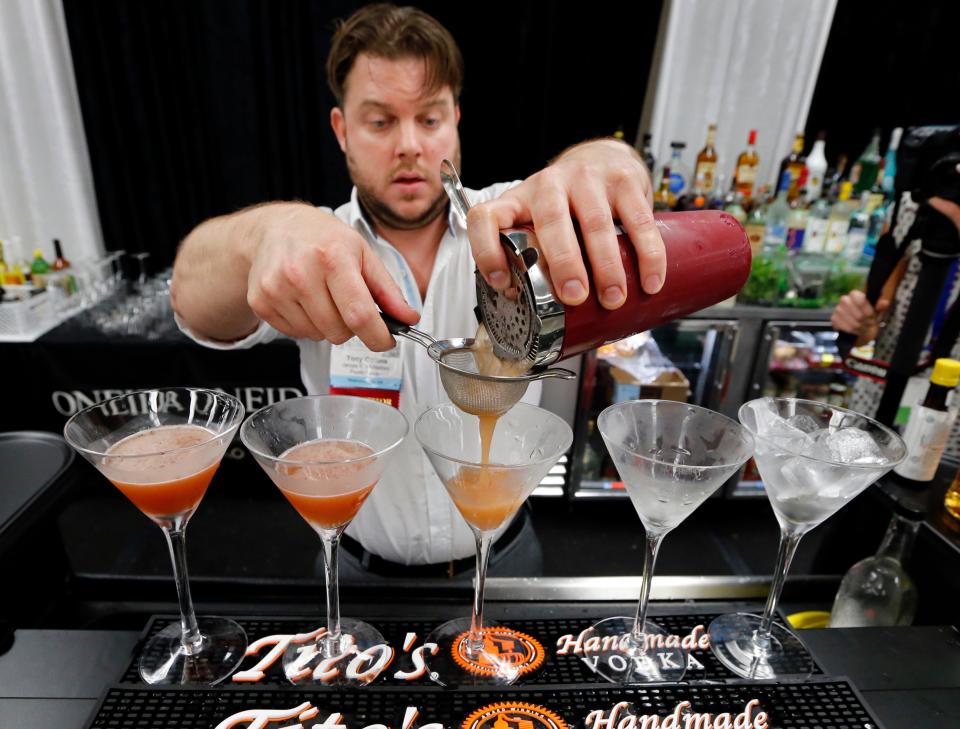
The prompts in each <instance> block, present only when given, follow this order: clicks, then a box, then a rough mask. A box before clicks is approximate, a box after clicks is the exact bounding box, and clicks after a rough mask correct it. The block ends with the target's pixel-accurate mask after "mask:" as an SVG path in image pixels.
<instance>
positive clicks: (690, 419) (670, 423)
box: [583, 400, 753, 683]
mask: <svg viewBox="0 0 960 729" xmlns="http://www.w3.org/2000/svg"><path fill="white" fill-rule="evenodd" d="M597 427H598V428H599V430H600V434H601V435H602V436H603V440H604V443H606V446H607V450H608V451H609V452H610V456H611V457H612V458H613V462H614V464H615V465H616V467H617V471H618V473H619V474H620V478H621V480H622V481H623V483H624V486H625V487H626V490H627V493H628V494H629V496H630V500H631V501H632V502H633V506H634V508H635V509H636V511H637V514H638V515H639V516H640V521H641V522H642V523H643V527H644V530H645V531H646V552H645V556H644V561H643V583H642V586H641V588H640V601H639V603H638V605H637V612H636V615H635V616H634V617H632V618H631V617H613V618H607V619H605V620H601V621H600V622H599V623H596V624H595V625H594V626H593V627H592V628H590V630H589V631H588V632H587V633H586V634H585V636H584V638H585V644H586V642H587V641H588V640H589V639H590V638H597V639H599V640H596V641H593V642H592V643H593V644H594V645H598V646H601V649H600V650H599V651H598V652H594V653H592V654H591V653H587V654H584V655H583V660H584V661H585V662H586V664H587V665H588V666H589V667H590V668H592V669H593V670H594V671H596V672H597V673H599V674H600V675H602V676H603V677H604V678H606V679H607V680H609V681H613V682H615V683H649V682H657V681H678V680H680V679H681V678H682V677H683V674H684V672H685V671H686V667H687V652H686V650H684V649H683V648H682V647H680V646H678V645H674V644H673V643H674V642H675V641H668V640H666V637H667V632H666V631H665V630H664V629H663V628H661V627H660V626H659V625H657V624H656V623H654V622H653V621H651V620H649V619H648V618H647V609H648V606H649V599H650V583H651V580H652V578H653V571H654V566H655V564H656V560H657V552H658V551H659V549H660V544H661V542H662V541H663V538H664V537H665V536H666V535H667V534H668V533H669V532H670V531H671V530H673V529H674V528H676V527H677V526H678V525H679V524H680V523H681V522H682V521H683V520H684V519H686V518H687V517H688V516H690V514H692V513H693V512H694V510H696V508H697V507H698V506H700V504H702V503H703V502H704V501H705V500H706V499H707V497H709V496H710V495H711V494H712V493H713V492H714V491H716V490H717V488H719V487H720V485H721V484H723V483H724V481H726V480H727V479H728V478H730V476H732V475H733V474H734V472H736V471H737V469H739V468H740V467H741V466H742V465H743V464H744V463H745V462H746V461H747V459H748V458H749V457H750V456H751V454H752V453H753V437H752V436H751V435H750V433H749V432H748V431H747V430H746V428H744V427H743V426H742V425H740V424H739V423H737V422H736V421H734V420H731V419H730V418H728V417H726V416H724V415H721V414H719V413H715V412H713V411H712V410H707V409H705V408H701V407H697V406H695V405H687V404H685V403H681V402H675V401H672V400H635V401H628V402H622V403H617V404H615V405H611V406H610V407H608V408H606V409H605V410H604V411H603V412H602V413H600V416H599V417H598V418H597ZM680 637H682V636H680Z"/></svg>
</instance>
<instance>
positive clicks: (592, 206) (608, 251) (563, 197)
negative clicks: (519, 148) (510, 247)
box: [468, 139, 667, 309]
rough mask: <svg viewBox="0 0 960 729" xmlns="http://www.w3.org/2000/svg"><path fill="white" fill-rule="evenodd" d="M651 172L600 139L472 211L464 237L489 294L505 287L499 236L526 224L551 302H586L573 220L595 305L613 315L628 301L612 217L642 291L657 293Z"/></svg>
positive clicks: (661, 263)
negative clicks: (553, 296)
mask: <svg viewBox="0 0 960 729" xmlns="http://www.w3.org/2000/svg"><path fill="white" fill-rule="evenodd" d="M651 201H652V188H651V183H650V173H649V172H648V171H647V169H646V167H645V166H644V164H643V162H642V161H641V159H640V158H639V156H638V155H637V154H636V151H635V150H634V149H633V148H631V147H630V146H628V145H626V144H624V143H623V142H618V141H615V140H609V139H608V140H598V141H594V142H587V143H585V144H581V145H579V146H577V147H573V148H572V149H570V150H568V151H567V152H565V153H564V154H562V155H561V156H560V157H559V158H558V159H557V160H556V161H555V162H554V163H553V164H551V165H550V166H548V167H546V168H545V169H543V170H541V171H540V172H538V173H536V174H535V175H533V176H531V177H529V178H528V179H526V180H525V181H524V182H523V183H521V184H520V185H518V186H517V187H515V188H513V189H511V190H508V191H507V192H505V193H504V194H503V195H501V196H500V197H499V198H498V199H496V200H493V201H491V202H488V203H484V204H481V205H477V206H475V207H474V208H472V209H471V211H470V215H469V216H468V231H469V235H470V244H471V247H472V249H473V256H474V258H475V259H476V262H477V267H478V268H479V270H480V271H481V273H482V274H483V275H484V277H485V278H486V279H487V281H488V282H489V283H490V285H491V286H493V287H494V288H498V289H502V288H505V287H506V286H507V285H508V284H509V277H508V274H507V261H506V258H505V257H504V255H503V250H502V248H501V246H500V240H499V232H500V231H501V230H505V229H508V228H512V227H516V226H518V225H524V224H532V225H533V227H534V229H535V230H536V232H537V239H538V240H539V242H540V247H541V249H542V252H543V254H544V256H545V258H546V262H547V266H548V267H549V269H550V277H551V279H552V280H553V283H554V286H555V288H556V291H557V295H558V296H559V297H560V299H561V301H563V303H565V304H569V305H576V304H580V303H582V302H583V301H584V300H585V299H586V298H587V294H588V291H589V287H590V285H591V283H590V282H589V281H588V280H587V270H586V267H585V266H584V262H583V257H582V255H581V252H580V246H579V244H578V243H577V236H576V233H575V232H574V227H573V217H576V219H577V220H578V221H579V224H580V229H581V230H582V231H583V237H584V243H585V247H586V252H587V256H588V257H589V259H590V265H591V268H592V270H593V284H592V285H594V286H595V287H596V290H597V292H598V293H599V299H600V303H601V304H602V305H603V306H604V307H606V308H607V309H616V308H618V307H619V306H621V305H622V304H623V302H624V300H625V299H626V293H627V292H626V277H625V274H624V270H623V263H622V259H621V256H620V248H619V245H618V244H617V236H616V231H615V230H614V226H613V221H614V218H616V219H617V220H619V221H620V223H621V225H622V226H623V228H624V230H625V231H626V233H627V235H628V236H629V238H630V240H631V241H632V242H633V245H634V247H635V248H636V250H637V256H638V258H639V264H640V281H641V282H642V286H643V290H644V291H645V292H647V293H649V294H653V293H656V292H657V291H659V290H660V289H661V287H662V286H663V282H664V278H665V277H666V270H667V265H666V253H665V251H664V247H663V240H661V238H660V233H659V231H658V230H657V227H656V225H655V224H654V220H653V210H652V206H651Z"/></svg>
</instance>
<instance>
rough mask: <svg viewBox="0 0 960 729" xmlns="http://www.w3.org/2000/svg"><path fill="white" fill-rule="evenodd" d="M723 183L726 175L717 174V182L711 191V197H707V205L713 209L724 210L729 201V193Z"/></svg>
mask: <svg viewBox="0 0 960 729" xmlns="http://www.w3.org/2000/svg"><path fill="white" fill-rule="evenodd" d="M723 183H724V176H723V175H722V174H718V175H717V176H716V183H715V184H714V186H713V192H711V193H710V197H709V198H708V199H707V207H708V208H710V209H711V210H723V206H724V205H725V204H726V202H727V195H725V194H724V192H723ZM731 197H732V193H731Z"/></svg>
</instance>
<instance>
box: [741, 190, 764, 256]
mask: <svg viewBox="0 0 960 729" xmlns="http://www.w3.org/2000/svg"><path fill="white" fill-rule="evenodd" d="M743 227H744V229H745V230H746V232H747V238H749V239H750V251H751V252H752V253H753V257H754V259H759V258H760V254H761V252H762V251H763V237H764V234H765V233H766V230H767V205H766V203H765V202H764V201H763V200H762V199H757V200H756V202H755V204H754V206H753V210H751V211H750V214H749V215H748V216H747V222H746V225H744V226H743Z"/></svg>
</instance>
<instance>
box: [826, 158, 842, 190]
mask: <svg viewBox="0 0 960 729" xmlns="http://www.w3.org/2000/svg"><path fill="white" fill-rule="evenodd" d="M846 171H847V155H845V154H841V155H840V156H838V157H837V166H836V167H834V168H833V169H832V170H827V178H826V179H827V183H826V185H827V197H829V198H830V200H831V201H833V200H836V199H837V197H838V196H839V195H840V185H842V184H843V174H844V172H846Z"/></svg>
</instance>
